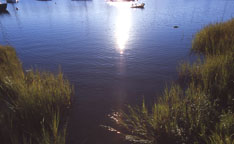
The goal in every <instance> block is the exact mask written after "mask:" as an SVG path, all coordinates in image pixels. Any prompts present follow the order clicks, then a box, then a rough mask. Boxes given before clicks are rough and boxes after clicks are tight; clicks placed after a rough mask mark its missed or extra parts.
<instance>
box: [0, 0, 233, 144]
mask: <svg viewBox="0 0 234 144" xmlns="http://www.w3.org/2000/svg"><path fill="white" fill-rule="evenodd" d="M144 2H145V3H146V6H145V9H131V8H129V3H122V4H121V3H106V2H105V1H104V0H93V1H71V0H53V1H48V2H43V1H35V0H21V1H20V3H18V4H9V5H8V11H9V14H0V44H3V45H12V46H13V47H15V49H16V51H17V53H18V56H19V57H20V59H21V61H22V62H23V66H24V68H25V69H29V68H31V67H36V68H38V69H40V70H47V71H53V72H56V71H58V68H59V66H61V67H62V71H63V72H64V75H65V77H66V78H67V79H69V80H70V81H71V83H72V84H73V85H74V86H75V91H76V95H75V100H74V104H73V110H72V115H71V120H70V123H69V124H70V125H69V133H70V136H69V144H78V143H79V144H121V143H124V142H123V141H122V139H121V138H120V136H119V135H117V134H114V133H110V132H108V131H107V130H105V129H104V128H101V127H100V125H102V124H108V123H109V121H110V119H109V118H108V114H111V113H112V112H114V111H117V110H118V109H120V108H123V107H124V106H125V104H128V103H130V104H138V103H140V102H141V100H142V98H143V97H144V98H145V99H146V101H147V103H148V104H150V103H152V102H153V101H154V99H155V97H157V96H159V95H160V94H161V92H162V90H163V88H164V87H165V85H166V84H169V83H170V82H171V81H172V80H176V77H177V74H176V67H177V66H178V63H179V62H181V61H183V60H192V57H191V56H190V55H189V49H190V47H191V41H192V38H193V36H194V34H195V33H196V32H197V31H198V30H199V29H201V28H202V27H203V26H205V25H207V24H210V23H213V22H218V21H225V20H227V19H230V18H231V17H232V16H234V9H233V8H234V1H233V0H145V1H144ZM16 7H17V8H19V10H18V11H16V10H15V8H16ZM174 25H178V26H179V28H178V29H174V28H173V26H174Z"/></svg>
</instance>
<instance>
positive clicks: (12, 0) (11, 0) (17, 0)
mask: <svg viewBox="0 0 234 144" xmlns="http://www.w3.org/2000/svg"><path fill="white" fill-rule="evenodd" d="M7 2H8V3H17V2H19V0H7Z"/></svg>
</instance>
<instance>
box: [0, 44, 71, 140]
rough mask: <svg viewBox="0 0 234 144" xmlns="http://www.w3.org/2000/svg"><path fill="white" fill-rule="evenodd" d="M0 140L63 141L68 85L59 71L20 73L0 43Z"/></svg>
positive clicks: (11, 54) (10, 53) (10, 51)
mask: <svg viewBox="0 0 234 144" xmlns="http://www.w3.org/2000/svg"><path fill="white" fill-rule="evenodd" d="M0 55H1V56H4V57H1V58H0V68H1V69H0V73H1V74H2V75H1V76H0V127H1V129H0V141H1V143H3V144H4V143H6V144H23V143H24V144H25V143H33V144H34V143H36V144H37V143H38V144H39V143H40V144H47V143H48V144H49V143H53V144H63V143H65V137H66V123H67V119H68V113H69V108H70V105H71V103H70V99H71V94H72V88H71V86H70V84H69V82H68V81H67V80H65V79H64V78H63V75H62V73H58V74H57V75H54V74H52V73H49V72H38V71H33V70H32V71H30V72H28V73H24V72H23V70H22V66H21V63H20V62H19V60H18V58H17V56H16V53H15V51H14V49H13V48H11V47H0Z"/></svg>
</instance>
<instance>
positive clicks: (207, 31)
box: [192, 19, 234, 55]
mask: <svg viewBox="0 0 234 144" xmlns="http://www.w3.org/2000/svg"><path fill="white" fill-rule="evenodd" d="M233 27H234V19H232V20H230V21H228V22H225V23H216V24H211V25H209V26H206V27H205V28H203V29H202V30H201V31H200V32H198V33H197V34H196V36H195V38H194V40H193V45H192V51H193V52H196V53H200V54H205V55H214V54H215V55H217V54H223V53H228V52H233V51H234V41H233V39H234V29H233Z"/></svg>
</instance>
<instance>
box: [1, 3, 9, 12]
mask: <svg viewBox="0 0 234 144" xmlns="http://www.w3.org/2000/svg"><path fill="white" fill-rule="evenodd" d="M6 9H7V4H0V12H4V11H6Z"/></svg>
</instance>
